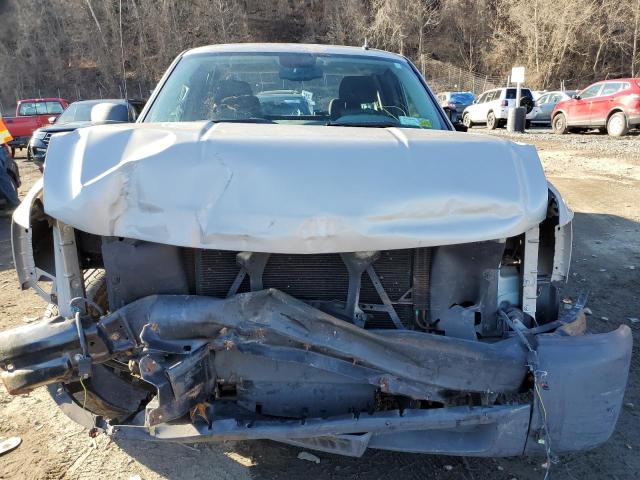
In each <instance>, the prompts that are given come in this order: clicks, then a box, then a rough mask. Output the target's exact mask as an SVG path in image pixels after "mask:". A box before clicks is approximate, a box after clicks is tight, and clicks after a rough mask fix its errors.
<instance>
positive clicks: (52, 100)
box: [18, 97, 67, 105]
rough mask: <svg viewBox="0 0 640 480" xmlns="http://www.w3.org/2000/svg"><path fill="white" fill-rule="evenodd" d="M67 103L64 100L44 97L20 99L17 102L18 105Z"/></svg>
mask: <svg viewBox="0 0 640 480" xmlns="http://www.w3.org/2000/svg"><path fill="white" fill-rule="evenodd" d="M60 101H62V102H67V100H65V99H64V98H59V97H46V98H21V99H20V100H18V105H19V104H21V103H23V102H60Z"/></svg>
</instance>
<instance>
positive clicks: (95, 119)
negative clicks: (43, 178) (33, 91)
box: [27, 99, 144, 163]
mask: <svg viewBox="0 0 640 480" xmlns="http://www.w3.org/2000/svg"><path fill="white" fill-rule="evenodd" d="M143 106H144V102H142V101H137V100H121V99H115V100H82V101H79V102H74V103H72V104H71V105H69V107H68V108H67V109H66V110H65V111H64V112H63V113H62V115H60V116H59V117H58V119H57V120H56V122H55V123H54V124H53V125H49V126H46V127H42V128H39V129H37V130H36V131H34V132H33V135H32V137H31V140H30V141H29V146H28V150H27V158H28V159H29V160H34V161H36V162H38V163H44V158H45V155H46V153H47V147H48V146H49V139H50V138H51V135H53V134H54V133H61V132H72V131H73V130H76V129H78V128H83V127H90V126H92V125H101V124H104V123H122V122H134V121H135V120H136V118H137V117H138V113H140V111H141V110H142V107H143Z"/></svg>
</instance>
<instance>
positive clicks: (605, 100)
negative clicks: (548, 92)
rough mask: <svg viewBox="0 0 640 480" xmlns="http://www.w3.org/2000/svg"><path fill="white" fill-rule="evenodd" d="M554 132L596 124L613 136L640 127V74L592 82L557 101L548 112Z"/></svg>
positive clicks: (594, 126)
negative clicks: (550, 112) (561, 100)
mask: <svg viewBox="0 0 640 480" xmlns="http://www.w3.org/2000/svg"><path fill="white" fill-rule="evenodd" d="M551 118H552V122H551V126H552V128H553V131H554V133H558V134H563V133H567V132H569V131H578V132H580V131H585V130H588V129H590V128H599V129H600V130H601V131H602V132H605V131H606V132H607V133H608V134H609V135H611V136H613V137H620V136H622V135H626V133H627V132H628V131H629V129H631V128H638V127H640V78H621V79H618V80H605V81H602V82H597V83H594V84H593V85H590V86H588V87H587V88H585V89H584V90H582V91H581V92H580V93H579V94H578V95H576V96H575V98H572V99H570V100H565V101H563V102H560V103H558V104H557V105H556V107H555V108H554V109H553V112H552V114H551Z"/></svg>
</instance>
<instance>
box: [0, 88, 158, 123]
mask: <svg viewBox="0 0 640 480" xmlns="http://www.w3.org/2000/svg"><path fill="white" fill-rule="evenodd" d="M154 87H155V84H151V82H145V81H137V80H136V81H131V82H127V91H126V97H127V98H130V99H136V100H146V99H148V98H149V95H150V94H151V90H152V89H153V88H154ZM13 96H14V97H15V101H13V102H11V101H7V100H6V97H3V99H4V101H2V100H0V115H2V116H5V117H10V116H13V115H14V114H15V108H16V103H17V101H18V100H21V99H24V98H64V99H65V100H68V101H69V102H75V101H78V100H94V99H98V98H125V91H124V87H123V86H122V85H118V86H117V87H116V88H115V89H105V88H103V87H102V86H101V85H98V84H95V85H79V84H66V85H64V86H63V87H48V88H38V89H36V90H29V91H26V90H25V91H20V92H18V91H16V92H15V94H14V95H13ZM9 98H11V97H9Z"/></svg>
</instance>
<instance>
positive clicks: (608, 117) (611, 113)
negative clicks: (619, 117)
mask: <svg viewBox="0 0 640 480" xmlns="http://www.w3.org/2000/svg"><path fill="white" fill-rule="evenodd" d="M616 113H622V114H623V115H624V118H625V119H626V118H627V114H626V113H624V110H622V109H621V108H614V109H613V110H611V111H610V112H609V113H608V114H607V120H606V122H605V124H607V123H609V119H610V118H611V117H612V116H613V115H614V114H616Z"/></svg>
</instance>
